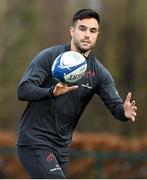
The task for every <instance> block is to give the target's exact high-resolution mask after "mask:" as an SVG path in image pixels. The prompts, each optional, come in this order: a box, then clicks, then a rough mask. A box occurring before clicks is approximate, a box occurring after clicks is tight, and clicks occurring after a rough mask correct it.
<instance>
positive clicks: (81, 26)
mask: <svg viewBox="0 0 147 180" xmlns="http://www.w3.org/2000/svg"><path fill="white" fill-rule="evenodd" d="M79 27H80V28H87V26H85V25H79ZM90 29H92V30H97V31H98V28H95V27H92V28H90Z"/></svg>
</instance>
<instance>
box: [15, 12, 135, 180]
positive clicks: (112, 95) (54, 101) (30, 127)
mask: <svg viewBox="0 0 147 180" xmlns="http://www.w3.org/2000/svg"><path fill="white" fill-rule="evenodd" d="M99 26H100V16H99V15H98V13H96V12H95V11H93V10H91V9H82V10H80V11H78V12H77V13H76V14H75V15H74V17H73V24H72V27H70V34H71V41H70V43H69V44H66V45H58V46H54V47H50V48H48V49H45V50H43V51H41V52H40V53H39V54H38V55H37V56H36V57H35V58H34V59H33V61H32V63H31V64H30V66H29V68H28V70H27V71H26V72H25V74H24V76H23V78H22V80H21V82H20V84H19V87H18V99H19V100H22V101H28V105H27V108H26V110H25V111H24V113H23V115H22V118H21V122H20V128H19V135H18V141H17V150H18V155H19V158H20V160H21V162H22V164H23V165H24V167H25V168H26V170H27V171H28V173H29V174H30V176H31V177H32V178H35V179H38V178H39V179H43V178H47V179H50V178H51V179H53V178H56V179H61V178H66V175H67V162H68V160H69V150H70V145H71V139H72V134H73V131H74V129H75V127H76V125H77V123H78V121H79V118H80V116H81V114H82V112H83V111H84V109H85V107H86V105H87V104H88V103H89V101H90V100H91V98H92V97H93V95H94V94H98V95H99V96H100V97H101V99H102V100H103V102H104V104H105V105H106V107H107V108H108V109H109V110H110V111H111V113H112V114H113V116H114V117H115V118H117V119H120V120H122V121H128V120H131V121H135V117H136V110H137V107H136V105H135V101H131V93H128V95H127V97H126V100H125V101H124V102H123V101H122V99H121V97H120V96H119V94H118V91H117V89H116V87H115V84H114V81H113V78H112V76H111V74H110V72H109V71H108V70H107V69H106V68H105V67H104V66H103V65H102V64H101V63H100V62H99V61H98V60H97V59H96V57H95V55H94V54H93V53H92V48H93V47H94V45H95V43H96V40H97V37H98V34H99ZM66 51H76V52H79V53H81V54H82V55H84V56H85V57H86V60H87V70H86V73H85V75H84V76H83V77H82V79H80V80H79V81H78V82H77V83H76V85H73V86H72V85H71V86H69V85H67V84H63V83H60V82H57V81H56V80H55V79H54V78H53V76H52V74H51V67H52V64H53V62H54V60H55V59H56V57H57V56H58V55H59V54H61V53H63V52H66Z"/></svg>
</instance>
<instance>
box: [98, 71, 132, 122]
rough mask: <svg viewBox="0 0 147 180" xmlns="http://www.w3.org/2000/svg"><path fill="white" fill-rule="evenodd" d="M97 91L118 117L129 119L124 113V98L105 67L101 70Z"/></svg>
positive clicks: (124, 119)
mask: <svg viewBox="0 0 147 180" xmlns="http://www.w3.org/2000/svg"><path fill="white" fill-rule="evenodd" d="M96 93H97V94H98V95H99V96H100V98H101V99H102V100H103V102H104V104H105V105H106V107H107V108H108V109H109V110H110V112H111V113H112V115H113V116H114V117H115V118H116V119H119V120H122V121H127V120H128V118H127V117H126V116H125V113H124V107H123V100H122V98H121V97H120V96H119V93H118V91H117V89H116V87H115V83H114V80H113V78H112V76H111V74H110V73H109V72H108V71H107V70H106V69H105V68H104V69H102V70H101V80H100V83H99V86H98V87H97V90H96Z"/></svg>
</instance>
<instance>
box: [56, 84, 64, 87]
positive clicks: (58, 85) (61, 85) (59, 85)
mask: <svg viewBox="0 0 147 180" xmlns="http://www.w3.org/2000/svg"><path fill="white" fill-rule="evenodd" d="M56 86H57V87H63V86H64V85H63V84H62V83H58V84H57V85H56Z"/></svg>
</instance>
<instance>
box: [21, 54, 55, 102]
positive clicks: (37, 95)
mask: <svg viewBox="0 0 147 180" xmlns="http://www.w3.org/2000/svg"><path fill="white" fill-rule="evenodd" d="M48 58H49V57H47V55H46V54H45V53H40V54H39V55H37V56H36V57H35V58H34V59H33V61H32V63H31V64H30V66H29V68H28V69H27V71H26V72H25V74H24V76H23V78H22V80H21V81H20V84H19V87H18V90H17V97H18V99H19V100H22V101H38V100H43V99H48V98H50V97H52V96H53V88H54V87H53V86H51V87H44V86H43V83H44V81H45V80H46V78H47V77H49V76H50V64H49V60H48Z"/></svg>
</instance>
